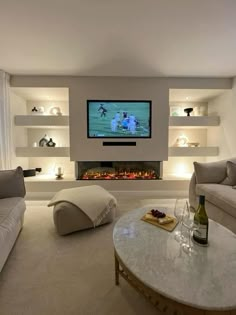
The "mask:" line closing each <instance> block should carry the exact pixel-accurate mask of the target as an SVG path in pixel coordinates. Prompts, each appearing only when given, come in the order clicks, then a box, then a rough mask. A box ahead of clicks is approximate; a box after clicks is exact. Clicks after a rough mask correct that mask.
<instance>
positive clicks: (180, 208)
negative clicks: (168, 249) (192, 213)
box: [174, 199, 186, 243]
mask: <svg viewBox="0 0 236 315" xmlns="http://www.w3.org/2000/svg"><path fill="white" fill-rule="evenodd" d="M185 207H186V199H176V201H175V208H174V215H175V217H176V219H177V220H178V222H179V224H180V229H179V230H178V231H175V240H176V241H177V242H180V243H181V242H183V241H184V239H185V237H184V236H183V233H182V228H183V215H184V213H185Z"/></svg>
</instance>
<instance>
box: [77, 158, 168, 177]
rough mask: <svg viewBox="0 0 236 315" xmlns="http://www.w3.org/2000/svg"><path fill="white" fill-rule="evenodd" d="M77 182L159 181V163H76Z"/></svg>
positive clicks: (160, 164)
mask: <svg viewBox="0 0 236 315" xmlns="http://www.w3.org/2000/svg"><path fill="white" fill-rule="evenodd" d="M76 179H77V180H159V179H162V162H161V161H125V162H124V161H118V162H113V161H101V162H76Z"/></svg>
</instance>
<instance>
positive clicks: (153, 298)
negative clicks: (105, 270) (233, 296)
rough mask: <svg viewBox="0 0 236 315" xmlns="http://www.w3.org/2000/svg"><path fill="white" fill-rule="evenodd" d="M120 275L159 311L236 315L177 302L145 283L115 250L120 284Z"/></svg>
mask: <svg viewBox="0 0 236 315" xmlns="http://www.w3.org/2000/svg"><path fill="white" fill-rule="evenodd" d="M119 276H121V277H122V278H124V279H125V280H126V281H127V282H128V283H129V284H130V285H131V286H132V287H134V288H135V289H136V290H137V291H138V292H139V293H141V294H142V295H143V296H144V297H145V298H146V299H147V300H148V301H150V302H151V303H152V304H153V305H154V306H155V307H156V308H157V309H158V311H160V312H162V313H163V314H166V315H236V310H228V311H210V310H202V309H197V308H194V307H191V306H187V305H184V304H181V303H178V302H175V301H173V300H171V299H169V298H166V297H164V296H162V295H161V294H159V293H157V292H156V291H154V290H153V289H151V288H149V287H147V286H146V285H145V284H143V283H142V282H141V281H140V280H139V279H137V277H135V276H134V275H133V274H132V272H131V271H130V270H129V269H128V268H127V267H126V266H125V264H124V263H123V262H122V260H121V259H120V258H119V256H118V254H117V253H116V251H115V284H116V285H119V284H120V282H119Z"/></svg>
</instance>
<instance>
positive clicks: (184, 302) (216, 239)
mask: <svg viewBox="0 0 236 315" xmlns="http://www.w3.org/2000/svg"><path fill="white" fill-rule="evenodd" d="M147 210H150V209H149V208H142V209H137V210H133V211H130V212H129V213H127V214H126V215H124V216H123V217H121V218H120V219H119V221H118V222H117V223H116V225H115V227H114V231H113V242H114V248H115V272H116V284H117V285H118V284H119V275H121V276H122V277H123V278H125V279H126V280H127V281H128V282H129V283H130V284H131V285H133V286H134V287H135V288H136V289H137V290H138V291H140V292H141V293H142V294H143V295H144V296H146V297H147V298H148V299H149V300H150V301H151V302H152V303H153V304H154V305H155V306H156V307H157V308H158V309H159V310H161V311H162V312H166V313H168V314H175V315H177V314H208V313H209V314H222V315H223V314H234V315H235V314H236V235H235V234H233V233H232V232H231V231H229V230H228V229H226V228H224V227H223V226H221V225H220V224H218V223H216V222H214V221H212V220H210V223H209V246H208V247H201V246H198V245H194V247H195V249H196V251H197V254H196V255H192V256H189V255H187V254H186V253H184V252H183V251H182V250H181V248H180V245H179V243H177V242H176V241H175V239H174V233H173V232H167V231H166V230H163V229H160V228H158V227H156V226H154V225H151V224H148V223H146V222H144V221H142V220H141V217H142V216H143V215H144V214H145V213H146V212H147ZM171 212H172V211H171V210H170V209H169V210H168V213H169V214H171Z"/></svg>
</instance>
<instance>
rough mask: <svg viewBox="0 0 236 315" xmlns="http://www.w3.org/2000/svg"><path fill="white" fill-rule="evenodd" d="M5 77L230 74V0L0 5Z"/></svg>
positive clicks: (234, 22)
mask: <svg viewBox="0 0 236 315" xmlns="http://www.w3.org/2000/svg"><path fill="white" fill-rule="evenodd" d="M0 8H1V9H0V43H1V47H0V69H2V70H5V71H7V72H9V73H10V74H28V75H29V74H31V75H91V76H102V75H104V76H165V77H166V76H172V77H173V76H177V77H180V76H181V77H186V76H190V77H233V76H235V75H236V58H235V56H236V40H235V29H236V1H235V0H204V1H197V0H119V1H117V0H99V1H98V0H67V1H65V0H40V1H31V0H21V1H19V0H8V1H4V0H0Z"/></svg>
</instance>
